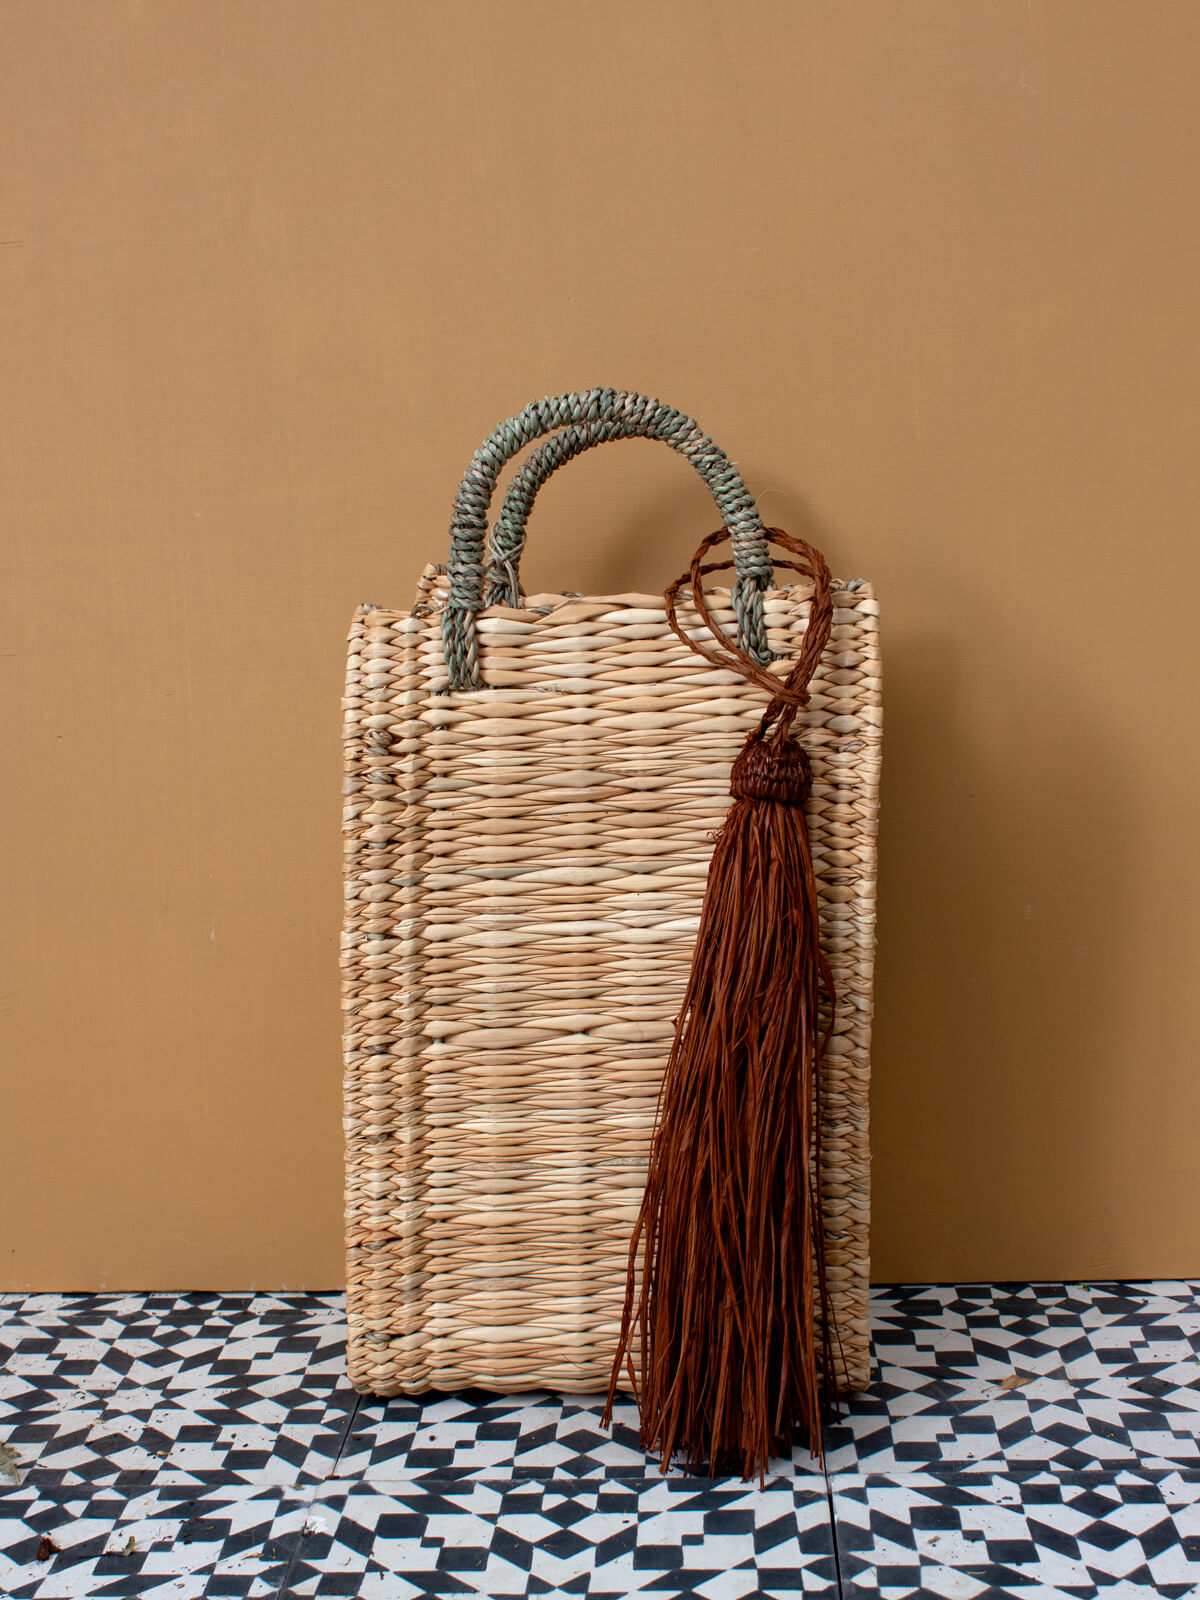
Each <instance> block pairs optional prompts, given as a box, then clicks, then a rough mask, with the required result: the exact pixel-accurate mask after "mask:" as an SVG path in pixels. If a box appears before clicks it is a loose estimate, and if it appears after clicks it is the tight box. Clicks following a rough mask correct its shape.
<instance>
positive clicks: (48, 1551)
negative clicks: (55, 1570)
mask: <svg viewBox="0 0 1200 1600" xmlns="http://www.w3.org/2000/svg"><path fill="white" fill-rule="evenodd" d="M59 1553H60V1552H59V1548H58V1546H57V1545H56V1544H55V1542H54V1540H53V1539H52V1538H51V1537H50V1535H49V1534H48V1533H44V1534H43V1535H42V1537H41V1538H40V1539H39V1540H38V1553H37V1558H38V1560H39V1561H53V1560H54V1558H55V1556H56V1555H58V1554H59Z"/></svg>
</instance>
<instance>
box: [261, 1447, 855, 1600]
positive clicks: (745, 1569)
mask: <svg viewBox="0 0 1200 1600" xmlns="http://www.w3.org/2000/svg"><path fill="white" fill-rule="evenodd" d="M311 1496H312V1498H311V1507H310V1512H309V1517H308V1522H307V1526H308V1529H309V1533H308V1534H307V1535H306V1536H304V1537H302V1539H301V1547H300V1553H299V1554H298V1555H297V1557H296V1559H295V1561H294V1562H293V1564H292V1567H291V1570H290V1572H289V1574H288V1580H287V1593H288V1596H289V1600H291V1597H299V1596H308V1595H314V1596H315V1595H356V1596H357V1595H361V1596H363V1597H364V1600H367V1597H373V1600H410V1597H416V1596H443V1595H477V1596H487V1597H488V1600H492V1597H497V1600H498V1597H501V1596H525V1595H535V1594H536V1595H550V1596H557V1595H563V1596H566V1595H572V1596H589V1597H592V1600H626V1597H627V1596H630V1595H639V1594H648V1595H654V1596H659V1595H663V1596H671V1597H672V1600H694V1597H702V1600H750V1597H758V1596H768V1597H774V1596H785V1595H786V1596H788V1597H793V1596H795V1595H797V1594H800V1593H804V1594H826V1595H831V1596H832V1595H836V1594H837V1573H836V1566H835V1562H834V1555H833V1541H832V1533H831V1527H830V1519H829V1501H828V1497H827V1495H826V1492H825V1488H824V1485H823V1484H814V1483H801V1482H799V1481H798V1480H796V1479H794V1478H782V1479H768V1481H767V1484H766V1487H765V1488H759V1487H758V1486H757V1485H748V1484H742V1483H738V1484H735V1483H731V1482H730V1481H729V1480H727V1479H725V1480H717V1481H715V1482H713V1481H711V1480H708V1479H688V1478H674V1479H670V1480H659V1481H657V1482H653V1483H647V1482H642V1481H639V1480H637V1479H622V1480H609V1481H605V1480H603V1479H599V1480H594V1481H581V1480H580V1479H578V1478H569V1479H561V1478H553V1477H549V1478H544V1479H542V1480H540V1481H537V1480H533V1479H528V1480H525V1481H522V1482H508V1483H505V1482H502V1481H499V1480H487V1481H479V1480H470V1479H464V1478H454V1479H445V1480H442V1481H440V1482H439V1481H438V1480H437V1479H435V1478H432V1477H429V1478H424V1479H421V1480H420V1481H416V1480H410V1481H405V1482H400V1483H369V1484H368V1483H345V1482H341V1481H338V1480H331V1481H329V1482H327V1483H324V1484H321V1485H320V1486H319V1487H317V1488H316V1489H314V1490H313V1491H311Z"/></svg>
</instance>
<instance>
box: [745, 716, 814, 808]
mask: <svg viewBox="0 0 1200 1600" xmlns="http://www.w3.org/2000/svg"><path fill="white" fill-rule="evenodd" d="M812 781H813V775H812V763H811V762H810V761H809V759H808V756H807V754H806V753H805V750H804V746H803V745H800V744H797V743H796V741H795V740H794V739H791V738H788V737H786V736H785V737H784V738H782V739H779V738H775V739H764V738H762V737H761V736H759V735H757V734H756V735H755V736H753V737H751V738H749V739H747V741H746V743H745V744H744V745H743V746H742V748H741V750H740V751H739V752H738V756H737V759H736V760H735V761H734V763H733V767H732V768H731V770H730V773H729V792H730V794H731V795H732V796H733V797H734V799H735V800H774V801H776V802H778V803H779V804H780V805H785V806H802V805H803V804H804V803H805V801H806V800H807V799H808V797H809V795H810V793H811V792H812Z"/></svg>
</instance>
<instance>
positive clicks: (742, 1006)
mask: <svg viewBox="0 0 1200 1600" xmlns="http://www.w3.org/2000/svg"><path fill="white" fill-rule="evenodd" d="M772 531H773V534H774V536H775V537H776V538H779V535H778V533H777V532H776V531H775V530H772ZM719 537H720V535H714V536H713V538H712V539H710V540H708V541H706V543H705V544H704V545H702V546H701V549H700V551H698V552H697V557H696V560H695V561H694V562H693V564H692V579H693V593H694V594H695V595H696V596H697V604H698V608H699V609H700V611H701V614H702V615H707V614H706V612H705V608H704V604H703V598H702V596H701V595H700V594H699V581H700V577H701V576H702V574H703V573H704V572H705V571H708V570H713V569H711V568H704V567H701V566H700V564H699V563H700V558H701V556H702V555H703V554H704V553H705V552H706V550H707V549H708V548H710V547H711V545H712V544H713V543H714V542H716V540H717V539H718V538H719ZM784 542H786V543H787V544H788V546H789V547H791V548H796V546H801V553H803V554H804V556H805V557H806V569H802V570H813V575H814V578H815V579H816V581H817V589H818V591H820V589H821V580H820V575H819V574H820V573H823V574H824V581H825V589H826V599H827V594H828V590H827V586H828V573H827V571H826V570H825V568H824V562H823V561H822V560H821V558H820V556H819V555H818V554H817V553H816V552H815V551H811V550H810V547H808V546H803V545H802V542H801V541H791V540H790V539H786V536H785V541H784ZM810 557H811V558H812V562H811V566H810V565H809V561H808V559H807V558H810ZM818 563H819V572H818V571H817V570H814V569H815V568H816V566H817V564H818ZM790 564H792V563H790ZM680 581H681V582H682V580H680ZM675 588H676V589H677V588H678V585H676V586H675ZM673 599H674V590H671V591H668V607H669V610H668V614H669V616H671V618H672V625H675V624H674V608H673ZM817 609H818V607H817V597H814V608H813V620H812V621H810V624H809V638H808V639H807V640H806V644H810V645H812V646H813V647H814V648H815V653H813V652H812V651H806V654H811V655H812V661H811V664H810V663H807V662H801V663H798V664H797V668H796V669H794V672H793V677H792V679H789V680H788V681H787V683H786V684H781V683H780V681H779V680H778V679H775V678H773V677H772V678H771V679H770V681H771V684H772V687H773V688H774V689H775V690H776V697H775V698H774V699H773V700H772V703H771V706H770V707H768V710H767V713H766V714H765V715H764V717H763V720H762V722H761V723H760V725H759V726H758V727H757V728H756V729H755V730H754V732H753V733H752V734H751V735H750V737H749V738H748V740H747V741H746V744H745V746H744V747H743V749H742V751H741V753H740V754H739V756H738V758H737V760H736V761H735V763H734V766H733V770H732V773H731V784H730V787H731V792H732V794H733V797H734V799H733V804H732V806H731V808H730V811H729V814H728V816H727V818H726V820H725V822H724V824H723V826H722V827H721V829H720V831H719V832H718V833H717V835H716V837H715V842H714V849H713V856H712V862H711V865H710V868H709V874H708V882H707V886H706V889H705V895H704V902H703V906H702V909H701V915H700V928H699V933H698V935H697V940H696V948H695V954H694V957H693V964H692V970H691V974H690V977H689V980H688V985H687V988H686V991H685V994H684V999H683V1004H682V1007H681V1010H680V1015H679V1018H678V1021H677V1025H676V1034H675V1040H674V1044H673V1045H672V1049H671V1053H670V1056H669V1058H668V1061H667V1066H666V1071H665V1074H664V1078H663V1084H662V1091H661V1095H660V1100H659V1108H658V1116H657V1120H656V1127H655V1135H654V1140H653V1143H652V1147H651V1153H650V1159H649V1166H648V1172H647V1180H646V1188H645V1193H644V1196H643V1201H642V1206H641V1211H640V1213H639V1216H638V1219H637V1223H636V1226H635V1228H634V1232H633V1237H632V1241H631V1244H630V1253H629V1276H628V1281H627V1289H626V1297H625V1306H624V1312H623V1316H622V1322H621V1330H620V1335H619V1339H618V1347H617V1353H616V1358H615V1360H614V1363H613V1371H612V1381H611V1383H610V1386H609V1394H608V1403H607V1406H606V1409H605V1416H604V1420H605V1422H606V1423H607V1422H608V1421H609V1420H610V1418H611V1414H612V1406H613V1402H614V1399H615V1396H616V1392H617V1388H618V1385H619V1384H620V1383H621V1381H622V1379H625V1380H627V1381H628V1382H629V1384H630V1386H631V1387H632V1389H633V1391H634V1394H635V1396H636V1398H637V1401H638V1406H639V1410H640V1413H641V1424H642V1443H643V1446H644V1447H645V1448H646V1449H647V1450H650V1451H654V1452H656V1453H657V1454H658V1455H659V1456H660V1458H661V1461H662V1465H663V1468H664V1470H665V1469H666V1468H668V1467H669V1466H670V1465H671V1463H672V1461H673V1460H674V1459H676V1458H679V1459H681V1460H682V1462H683V1463H684V1465H685V1467H686V1468H687V1470H688V1471H690V1472H693V1473H702V1474H707V1475H716V1474H731V1473H737V1474H739V1475H740V1476H741V1477H742V1478H743V1479H748V1478H750V1477H752V1476H754V1475H758V1476H759V1477H760V1479H761V1478H763V1477H764V1476H765V1473H766V1470H767V1465H768V1462H769V1461H770V1459H771V1457H772V1456H779V1455H787V1454H790V1452H791V1450H792V1447H793V1442H794V1441H795V1440H800V1441H802V1442H803V1443H804V1444H806V1445H807V1447H808V1449H809V1450H810V1451H811V1452H812V1453H813V1454H814V1455H817V1456H819V1455H820V1453H821V1425H822V1421H823V1418H824V1416H825V1415H826V1414H827V1411H828V1405H829V1403H830V1402H831V1400H832V1397H833V1394H834V1387H835V1370H834V1348H835V1345H836V1329H835V1327H834V1321H833V1316H832V1311H831V1306H830V1299H829V1291H828V1285H827V1282H826V1273H825V1260H824V1231H823V1225H822V1219H821V1205H820V1192H819V1174H820V1147H821V1118H820V1095H819V1092H818V1090H819V1085H818V1072H819V1063H820V1057H821V1055H822V1053H823V1051H824V1047H825V1044H827V1043H828V1038H829V1033H830V1032H831V1030H832V1026H833V1004H834V993H833V982H832V978H831V974H830V971H829V967H828V965H827V963H826V961H825V959H824V957H823V956H822V954H821V950H820V945H819V928H818V916H817V906H818V901H817V884H816V878H815V874H814V871H813V864H812V856H811V853H810V850H809V841H808V830H807V827H806V824H805V819H804V802H805V800H806V798H807V796H808V792H809V788H810V786H811V781H812V779H811V772H810V768H809V763H808V759H807V757H806V755H805V752H804V750H803V749H802V747H801V746H800V745H799V744H798V743H797V742H796V741H795V740H794V739H793V738H792V737H791V734H790V724H791V721H792V718H793V717H794V716H795V713H796V710H797V708H798V706H799V705H800V704H802V703H803V700H804V699H806V698H807V694H806V692H805V685H806V684H807V677H808V675H810V674H811V671H812V667H813V666H815V662H816V657H817V656H819V653H820V649H821V647H822V646H823V644H824V639H823V638H818V637H817V635H818V634H819V633H820V632H821V630H820V629H819V628H818V629H816V630H815V631H814V626H813V622H814V621H815V620H816V618H817ZM828 626H829V624H828V620H826V622H825V626H824V633H825V636H826V637H827V635H828ZM676 631H677V632H678V631H679V630H678V628H676ZM682 636H683V635H682V634H681V637H682ZM721 637H722V639H723V635H722V636H721ZM688 642H689V643H692V644H693V646H694V647H697V648H699V647H698V646H696V643H695V641H694V640H691V639H689V641H688ZM724 642H726V643H727V642H728V641H724ZM701 653H703V654H708V651H707V649H702V650H701ZM723 664H724V663H723ZM802 666H807V673H806V674H805V676H804V680H803V683H799V684H797V683H796V682H795V681H793V680H794V679H795V678H796V677H797V675H798V673H799V671H800V669H801V667H802ZM760 670H761V669H760ZM746 675H747V676H750V673H749V672H747V674H746ZM763 675H764V676H767V674H765V673H764V674H763ZM772 724H774V725H773V726H772ZM823 999H824V1002H825V1006H826V1009H827V1024H826V1030H825V1033H824V1037H823V1038H822V1037H821V1027H820V1014H821V1010H822V1000H823ZM818 1322H819V1325H818ZM639 1332H640V1335H641V1339H640V1351H639V1354H638V1357H637V1359H636V1360H635V1359H634V1352H633V1344H634V1340H635V1335H636V1334H637V1333H639Z"/></svg>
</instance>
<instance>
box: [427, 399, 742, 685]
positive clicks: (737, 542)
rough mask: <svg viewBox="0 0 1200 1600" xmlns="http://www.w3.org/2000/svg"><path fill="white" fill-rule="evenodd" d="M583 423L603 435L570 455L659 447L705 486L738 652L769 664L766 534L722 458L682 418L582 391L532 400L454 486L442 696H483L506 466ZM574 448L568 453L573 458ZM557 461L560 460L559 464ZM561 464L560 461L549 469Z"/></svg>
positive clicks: (639, 402) (643, 402)
mask: <svg viewBox="0 0 1200 1600" xmlns="http://www.w3.org/2000/svg"><path fill="white" fill-rule="evenodd" d="M575 423H586V424H589V425H591V426H593V427H595V426H596V425H598V424H599V425H603V426H605V427H607V426H609V425H613V426H612V431H611V432H605V433H604V434H603V435H600V434H598V435H597V436H596V437H595V438H589V439H588V441H587V443H586V444H580V446H579V448H589V447H590V445H591V444H593V443H594V444H600V443H603V442H604V439H605V438H627V437H631V436H634V435H636V436H639V437H644V438H650V439H661V440H662V441H663V442H664V443H665V444H669V445H670V446H671V447H672V449H675V450H678V451H679V453H680V454H681V455H682V456H684V457H685V458H686V459H687V460H689V461H690V462H691V463H692V465H693V466H694V467H695V468H696V470H697V471H698V472H699V473H700V476H701V477H702V478H703V479H704V481H705V483H707V485H708V487H709V489H710V490H711V492H712V495H713V498H714V499H715V500H716V502H717V505H718V508H719V509H720V512H721V517H722V521H723V522H724V525H725V527H726V528H728V530H729V534H730V539H731V542H732V544H733V552H734V559H735V563H736V567H737V572H738V583H737V589H738V594H739V605H738V611H739V621H740V630H739V631H740V632H741V635H742V640H743V643H744V644H745V646H746V648H747V649H749V650H750V651H751V653H752V654H753V655H755V656H756V657H757V658H759V659H761V660H763V661H766V660H769V659H770V654H769V651H768V650H767V646H766V635H765V631H764V627H763V618H762V591H763V590H764V589H765V588H767V587H769V585H770V583H771V578H772V568H771V558H770V555H769V553H768V550H767V535H766V530H765V529H764V528H763V525H762V520H761V518H760V517H759V514H758V510H757V507H756V506H755V504H754V501H753V499H752V498H751V496H750V493H749V491H748V489H747V488H746V486H745V484H744V483H743V482H742V479H741V477H740V475H739V474H738V472H737V471H736V469H735V468H734V467H733V465H732V463H731V462H730V461H729V459H728V458H727V457H726V455H725V454H724V452H723V451H721V450H719V449H718V448H717V446H716V445H715V444H714V443H713V441H712V440H711V439H710V438H709V437H708V436H707V435H706V434H705V433H703V432H702V431H701V429H700V427H699V426H698V425H697V424H696V423H695V422H693V421H692V420H691V418H690V417H686V416H684V415H683V413H682V412H679V411H675V410H673V409H672V408H671V407H670V406H667V405H664V404H663V403H662V401H661V400H651V399H648V398H647V397H646V396H645V395H639V394H631V393H629V392H627V391H623V390H617V389H589V390H586V391H583V392H581V393H578V394H564V395H555V396H552V397H549V398H547V399H545V400H538V401H535V402H534V403H533V404H532V405H530V406H526V408H525V410H524V411H522V412H519V413H518V414H517V415H516V416H515V417H510V418H509V419H508V420H507V421H506V422H502V423H501V424H500V425H499V427H497V428H496V429H495V430H494V432H493V433H492V434H491V435H490V436H489V437H488V438H487V439H486V440H485V441H484V443H483V444H482V445H481V446H480V448H479V449H478V450H477V451H476V453H475V457H474V460H473V461H472V463H471V466H470V467H469V469H468V471H467V474H466V476H465V477H464V478H463V481H462V484H461V485H460V487H459V491H458V497H457V499H456V500H455V502H454V515H453V517H452V519H451V524H450V560H449V563H448V565H447V577H448V580H449V596H448V600H447V605H446V610H445V612H444V614H443V618H442V642H443V647H444V650H445V656H446V664H447V667H448V669H449V674H450V687H451V688H452V689H477V688H481V687H483V685H482V681H481V679H480V676H479V660H478V654H477V650H476V644H475V613H476V612H477V611H480V610H482V609H483V607H484V605H485V604H486V600H485V598H484V593H483V581H484V540H485V538H486V534H487V517H488V508H489V506H490V504H491V499H492V494H493V493H494V491H495V487H496V480H497V479H498V478H499V476H500V472H501V470H502V469H503V467H504V464H505V462H506V461H508V460H510V459H511V457H512V456H514V455H516V454H517V453H518V451H520V450H522V449H523V448H524V447H525V445H527V444H528V443H529V442H530V441H531V440H533V439H536V438H538V437H540V436H541V435H543V434H546V433H551V432H552V431H553V430H555V429H558V428H567V427H568V426H569V425H571V424H575ZM578 453H579V450H578V449H575V450H573V451H571V452H570V454H578ZM562 459H564V460H565V459H569V455H567V456H564V457H563V458H562ZM557 464H561V462H559V463H557Z"/></svg>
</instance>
